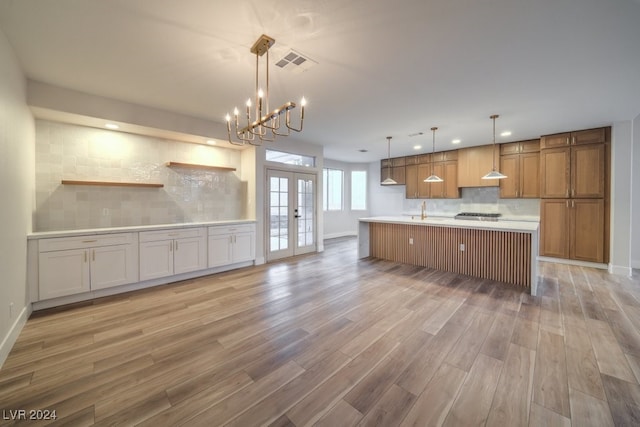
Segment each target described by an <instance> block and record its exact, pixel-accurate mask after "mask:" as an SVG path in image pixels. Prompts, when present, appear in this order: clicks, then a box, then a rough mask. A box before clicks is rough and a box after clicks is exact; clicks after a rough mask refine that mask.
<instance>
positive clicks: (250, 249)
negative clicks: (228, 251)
mask: <svg viewBox="0 0 640 427" xmlns="http://www.w3.org/2000/svg"><path fill="white" fill-rule="evenodd" d="M255 240H256V238H255V233H238V234H236V235H234V238H233V259H232V261H233V262H243V261H253V260H254V259H255V258H256V255H255V253H256V251H255Z"/></svg>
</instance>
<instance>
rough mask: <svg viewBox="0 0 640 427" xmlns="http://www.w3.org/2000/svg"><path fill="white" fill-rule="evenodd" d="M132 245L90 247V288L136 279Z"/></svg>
mask: <svg viewBox="0 0 640 427" xmlns="http://www.w3.org/2000/svg"><path fill="white" fill-rule="evenodd" d="M133 249H134V247H133V245H117V246H103V247H99V248H92V249H91V250H90V257H91V289H92V290H95V289H104V288H109V287H112V286H119V285H126V284H127V283H133V282H136V281H137V279H138V278H137V274H135V272H136V269H135V268H134V267H135V265H134V263H135V257H133V256H132V255H133V254H132V252H133Z"/></svg>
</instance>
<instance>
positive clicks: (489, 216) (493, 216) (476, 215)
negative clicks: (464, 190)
mask: <svg viewBox="0 0 640 427" xmlns="http://www.w3.org/2000/svg"><path fill="white" fill-rule="evenodd" d="M499 217H500V214H499V213H480V212H460V213H459V214H458V215H456V216H454V217H453V218H454V219H467V220H472V221H497V220H498V218H499Z"/></svg>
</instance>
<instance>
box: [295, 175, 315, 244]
mask: <svg viewBox="0 0 640 427" xmlns="http://www.w3.org/2000/svg"><path fill="white" fill-rule="evenodd" d="M313 204H314V194H313V181H312V180H311V179H302V178H298V215H299V216H300V217H299V218H298V230H297V231H298V235H297V237H298V247H304V246H310V245H313V244H314V241H313V236H314V229H313V224H314V209H313Z"/></svg>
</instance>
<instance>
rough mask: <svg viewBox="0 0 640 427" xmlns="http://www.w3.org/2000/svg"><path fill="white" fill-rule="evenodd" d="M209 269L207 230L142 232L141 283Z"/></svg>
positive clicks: (202, 228)
mask: <svg viewBox="0 0 640 427" xmlns="http://www.w3.org/2000/svg"><path fill="white" fill-rule="evenodd" d="M206 268H207V231H206V228H205V227H198V228H186V229H180V230H162V231H143V232H140V280H150V279H157V278H160V277H166V276H172V275H175V274H180V273H188V272H191V271H197V270H204V269H206Z"/></svg>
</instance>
